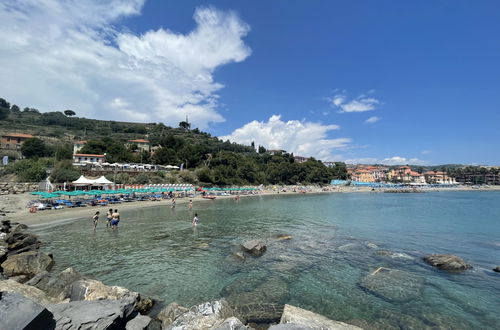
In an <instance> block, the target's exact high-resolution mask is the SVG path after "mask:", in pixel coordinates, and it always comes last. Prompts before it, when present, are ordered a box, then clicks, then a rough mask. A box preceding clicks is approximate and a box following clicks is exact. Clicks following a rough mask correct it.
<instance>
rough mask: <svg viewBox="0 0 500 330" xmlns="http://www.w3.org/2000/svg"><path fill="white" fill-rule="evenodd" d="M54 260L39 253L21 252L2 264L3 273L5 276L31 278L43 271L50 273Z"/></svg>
mask: <svg viewBox="0 0 500 330" xmlns="http://www.w3.org/2000/svg"><path fill="white" fill-rule="evenodd" d="M53 265H54V260H53V259H52V258H51V257H50V256H49V255H47V254H45V253H43V252H39V251H30V252H23V253H20V254H16V255H12V256H9V257H8V258H7V260H5V261H4V262H3V263H2V268H3V272H4V273H5V274H6V275H7V276H16V275H23V274H24V275H28V276H29V277H33V276H35V275H36V274H38V273H40V272H43V271H44V270H47V271H50V270H51V269H52V266H53Z"/></svg>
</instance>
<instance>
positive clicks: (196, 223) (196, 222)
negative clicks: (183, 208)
mask: <svg viewBox="0 0 500 330" xmlns="http://www.w3.org/2000/svg"><path fill="white" fill-rule="evenodd" d="M199 222H200V219H198V213H195V214H194V218H193V222H192V225H193V227H195V226H197V225H198V223H199Z"/></svg>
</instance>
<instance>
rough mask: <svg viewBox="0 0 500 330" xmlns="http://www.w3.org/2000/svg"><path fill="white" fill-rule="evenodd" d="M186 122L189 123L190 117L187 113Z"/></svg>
mask: <svg viewBox="0 0 500 330" xmlns="http://www.w3.org/2000/svg"><path fill="white" fill-rule="evenodd" d="M186 123H188V124H189V118H188V115H186Z"/></svg>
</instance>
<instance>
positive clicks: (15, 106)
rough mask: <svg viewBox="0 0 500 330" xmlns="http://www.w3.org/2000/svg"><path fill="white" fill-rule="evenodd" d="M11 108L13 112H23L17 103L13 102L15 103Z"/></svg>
mask: <svg viewBox="0 0 500 330" xmlns="http://www.w3.org/2000/svg"><path fill="white" fill-rule="evenodd" d="M10 110H11V111H12V112H21V109H20V108H19V107H18V106H17V105H15V104H13V105H12V106H11V107H10Z"/></svg>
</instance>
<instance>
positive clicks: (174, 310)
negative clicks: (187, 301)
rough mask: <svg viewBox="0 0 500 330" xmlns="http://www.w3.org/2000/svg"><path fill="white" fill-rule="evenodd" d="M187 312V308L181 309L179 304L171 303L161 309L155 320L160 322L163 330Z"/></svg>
mask: <svg viewBox="0 0 500 330" xmlns="http://www.w3.org/2000/svg"><path fill="white" fill-rule="evenodd" d="M187 312H189V308H186V307H182V306H180V305H179V304H177V303H175V302H173V303H171V304H169V305H168V306H167V307H165V308H164V309H162V310H161V312H160V313H159V314H158V316H156V318H157V319H158V320H160V321H161V325H162V329H165V328H166V327H168V326H169V325H171V324H172V323H173V322H174V321H175V320H176V319H177V318H178V317H179V316H181V315H182V314H184V313H187Z"/></svg>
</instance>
